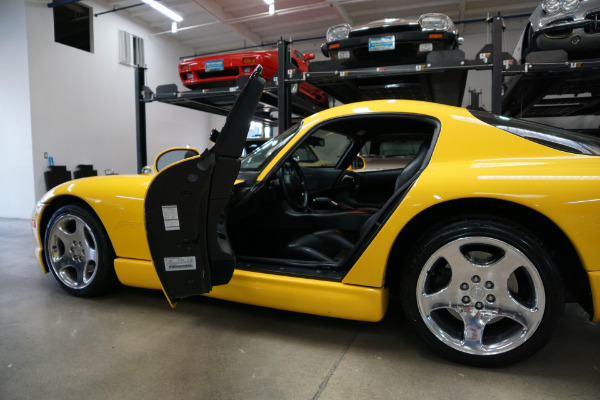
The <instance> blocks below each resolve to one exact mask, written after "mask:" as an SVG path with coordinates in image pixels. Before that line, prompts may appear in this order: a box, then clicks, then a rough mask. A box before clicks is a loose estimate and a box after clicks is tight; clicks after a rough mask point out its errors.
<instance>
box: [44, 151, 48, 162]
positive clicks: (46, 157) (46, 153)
mask: <svg viewBox="0 0 600 400" xmlns="http://www.w3.org/2000/svg"><path fill="white" fill-rule="evenodd" d="M44 159H46V160H47V159H48V152H47V151H45V152H44Z"/></svg>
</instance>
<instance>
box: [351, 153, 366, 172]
mask: <svg viewBox="0 0 600 400" xmlns="http://www.w3.org/2000/svg"><path fill="white" fill-rule="evenodd" d="M348 169H349V170H350V171H360V170H361V169H365V159H364V158H362V156H356V158H355V159H354V160H352V164H351V165H350V167H349V168H348Z"/></svg>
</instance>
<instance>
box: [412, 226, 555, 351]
mask: <svg viewBox="0 0 600 400" xmlns="http://www.w3.org/2000/svg"><path fill="white" fill-rule="evenodd" d="M416 298H417V305H418V310H419V313H420V314H421V318H422V320H423V322H424V323H425V325H426V326H427V328H428V329H429V330H430V331H431V332H432V333H433V335H434V336H435V337H436V338H437V339H438V340H440V341H441V342H443V343H444V344H446V345H447V346H449V347H451V348H454V349H455V350H458V351H460V352H462V353H467V354H473V355H493V354H501V353H505V352H508V351H511V350H513V349H516V348H517V347H519V346H521V345H522V344H523V343H524V342H525V341H527V340H528V339H529V338H530V337H531V336H532V335H533V334H534V332H535V331H536V329H537V328H538V326H539V325H540V322H541V321H542V318H543V317H544V308H545V304H546V297H545V291H544V285H543V282H542V279H541V277H540V275H539V273H538V271H537V269H536V268H535V266H534V265H533V263H532V261H531V260H530V259H529V258H528V257H527V256H525V255H524V254H523V253H522V252H521V251H520V250H518V249H517V248H515V247H514V246H512V245H510V244H508V243H506V242H505V241H502V240H499V239H493V238H489V237H463V238H459V239H456V240H453V241H451V242H449V243H447V244H445V245H443V246H441V247H440V248H438V249H437V251H435V252H434V253H433V254H432V255H431V256H430V257H429V259H428V260H427V262H426V263H425V265H424V267H423V269H422V270H421V272H420V274H419V277H418V281H417V286H416Z"/></svg>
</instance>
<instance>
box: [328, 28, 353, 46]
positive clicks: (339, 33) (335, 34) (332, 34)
mask: <svg viewBox="0 0 600 400" xmlns="http://www.w3.org/2000/svg"><path fill="white" fill-rule="evenodd" d="M348 35H350V25H348V24H342V25H334V26H332V27H330V28H329V29H327V42H333V41H336V40H342V39H348Z"/></svg>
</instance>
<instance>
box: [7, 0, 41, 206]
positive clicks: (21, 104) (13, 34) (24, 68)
mask: <svg viewBox="0 0 600 400" xmlns="http://www.w3.org/2000/svg"><path fill="white" fill-rule="evenodd" d="M26 35H27V32H26V29H25V4H24V3H23V0H2V1H0V54H2V60H1V61H0V160H1V162H2V166H1V167H0V168H1V169H2V173H1V174H0V188H2V189H1V193H2V195H1V196H0V217H13V218H14V217H18V218H29V217H30V216H31V211H32V210H33V206H34V204H35V199H36V197H35V194H34V188H33V185H32V184H31V182H32V181H33V175H34V171H33V160H32V153H31V143H32V139H31V113H30V108H29V79H28V76H29V73H28V62H27V36H26Z"/></svg>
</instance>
